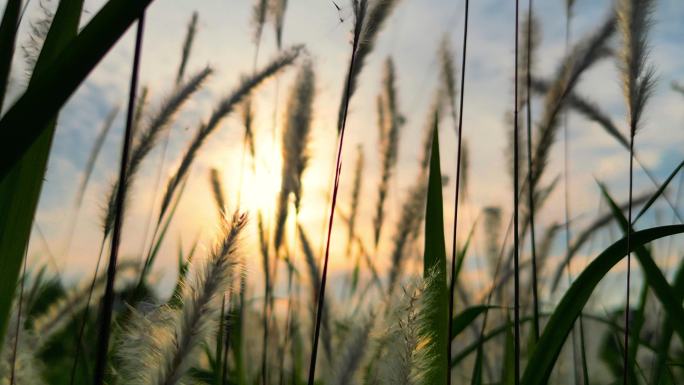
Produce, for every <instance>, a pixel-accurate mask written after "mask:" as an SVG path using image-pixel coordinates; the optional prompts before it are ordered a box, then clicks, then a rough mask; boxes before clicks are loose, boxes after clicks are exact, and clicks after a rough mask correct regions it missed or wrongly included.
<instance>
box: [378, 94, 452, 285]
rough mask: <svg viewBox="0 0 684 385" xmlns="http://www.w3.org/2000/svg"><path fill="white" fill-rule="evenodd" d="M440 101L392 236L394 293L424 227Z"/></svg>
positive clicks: (427, 128) (389, 282)
mask: <svg viewBox="0 0 684 385" xmlns="http://www.w3.org/2000/svg"><path fill="white" fill-rule="evenodd" d="M439 111H440V109H439V103H433V106H432V108H431V110H430V115H429V117H428V124H427V126H426V127H425V137H424V140H423V152H422V155H421V158H420V169H419V172H418V177H417V178H416V182H415V184H414V185H413V186H412V187H411V188H410V189H409V191H408V193H407V196H406V200H405V201H404V203H403V204H402V206H401V213H400V216H399V220H398V221H397V227H396V229H395V231H394V235H393V237H392V252H391V260H392V264H391V265H390V266H391V267H390V271H389V278H388V286H387V293H388V295H392V293H393V292H394V289H395V287H396V285H397V283H398V282H399V278H400V277H401V272H402V270H403V267H404V259H405V258H404V257H405V251H406V250H405V249H406V247H407V246H408V245H409V243H410V242H412V241H415V240H416V239H417V238H418V236H419V234H420V230H421V224H422V222H423V218H424V217H425V199H426V195H427V171H428V170H427V168H428V165H429V162H430V152H431V148H432V132H433V130H434V127H435V126H436V125H437V121H438V120H439Z"/></svg>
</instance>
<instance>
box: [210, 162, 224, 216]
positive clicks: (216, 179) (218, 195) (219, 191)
mask: <svg viewBox="0 0 684 385" xmlns="http://www.w3.org/2000/svg"><path fill="white" fill-rule="evenodd" d="M209 183H210V184H211V192H212V194H213V195H214V203H216V209H217V210H218V212H219V215H220V216H221V217H225V215H226V199H225V194H224V192H223V183H222V182H221V175H220V174H219V171H218V170H217V169H215V168H212V169H211V170H210V171H209Z"/></svg>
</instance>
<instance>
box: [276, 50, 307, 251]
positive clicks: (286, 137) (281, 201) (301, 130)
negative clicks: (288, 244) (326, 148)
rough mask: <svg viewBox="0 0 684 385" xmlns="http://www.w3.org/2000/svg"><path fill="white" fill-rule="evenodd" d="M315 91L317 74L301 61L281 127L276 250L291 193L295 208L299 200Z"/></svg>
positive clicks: (283, 226)
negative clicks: (281, 165) (281, 141)
mask: <svg viewBox="0 0 684 385" xmlns="http://www.w3.org/2000/svg"><path fill="white" fill-rule="evenodd" d="M315 93H316V76H315V74H314V70H313V66H312V63H311V62H310V61H306V62H305V63H304V64H302V66H301V68H300V69H299V72H298V74H297V78H296V79H295V83H294V85H293V87H292V89H291V91H290V97H289V99H288V102H287V117H286V119H285V128H284V130H283V148H282V152H283V170H282V181H281V185H280V193H279V195H278V206H277V209H276V227H275V235H274V245H275V248H276V250H278V249H279V248H280V246H281V244H282V241H283V234H284V231H285V221H286V219H287V214H288V205H289V197H290V194H292V195H294V206H295V211H297V212H298V211H299V207H300V205H301V201H302V174H303V173H304V170H305V169H306V167H307V165H308V163H309V149H308V145H309V140H310V136H311V121H312V118H313V102H314V96H315Z"/></svg>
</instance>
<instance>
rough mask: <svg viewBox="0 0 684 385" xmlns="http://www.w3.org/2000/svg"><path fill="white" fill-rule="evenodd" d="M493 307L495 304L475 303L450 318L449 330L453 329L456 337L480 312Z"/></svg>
mask: <svg viewBox="0 0 684 385" xmlns="http://www.w3.org/2000/svg"><path fill="white" fill-rule="evenodd" d="M495 307H496V306H487V305H476V306H471V307H469V308H467V309H465V310H463V311H462V312H461V313H460V314H459V315H457V316H456V317H454V319H452V320H451V330H452V331H453V336H454V338H456V337H458V335H459V334H461V333H462V332H463V331H464V330H465V329H466V328H467V327H468V326H470V324H471V323H472V322H473V321H475V319H477V317H479V316H480V314H482V313H484V312H485V311H487V310H488V309H493V308H495Z"/></svg>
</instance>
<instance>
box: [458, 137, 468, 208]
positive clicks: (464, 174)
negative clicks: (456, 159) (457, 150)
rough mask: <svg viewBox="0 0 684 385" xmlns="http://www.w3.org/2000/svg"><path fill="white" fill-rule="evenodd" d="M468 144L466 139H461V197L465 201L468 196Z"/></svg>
mask: <svg viewBox="0 0 684 385" xmlns="http://www.w3.org/2000/svg"><path fill="white" fill-rule="evenodd" d="M469 148H470V146H468V141H466V140H465V139H464V140H463V145H462V146H461V198H460V200H462V201H465V200H466V199H467V198H468V182H470V178H469V176H470V149H469Z"/></svg>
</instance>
